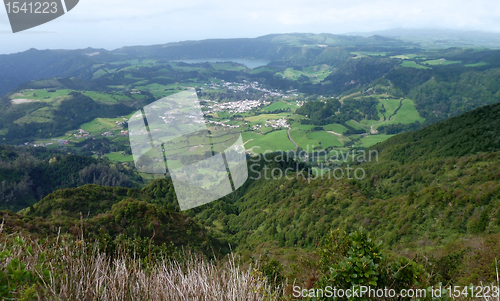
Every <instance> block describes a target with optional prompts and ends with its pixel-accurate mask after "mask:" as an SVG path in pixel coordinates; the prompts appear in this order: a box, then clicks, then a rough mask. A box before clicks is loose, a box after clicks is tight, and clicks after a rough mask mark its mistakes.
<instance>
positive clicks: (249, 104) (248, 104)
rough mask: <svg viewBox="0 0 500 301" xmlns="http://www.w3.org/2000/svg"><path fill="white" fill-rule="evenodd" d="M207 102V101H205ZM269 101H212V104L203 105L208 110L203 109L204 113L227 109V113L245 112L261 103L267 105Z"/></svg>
mask: <svg viewBox="0 0 500 301" xmlns="http://www.w3.org/2000/svg"><path fill="white" fill-rule="evenodd" d="M206 102H207V103H208V102H209V101H206ZM267 104H269V102H266V101H261V100H248V99H245V100H240V101H233V102H224V103H214V104H213V105H206V106H205V107H206V108H208V109H209V110H207V111H205V112H204V114H210V113H214V112H219V111H226V110H228V111H229V113H245V112H248V111H251V110H252V109H254V108H258V107H260V106H262V105H267Z"/></svg>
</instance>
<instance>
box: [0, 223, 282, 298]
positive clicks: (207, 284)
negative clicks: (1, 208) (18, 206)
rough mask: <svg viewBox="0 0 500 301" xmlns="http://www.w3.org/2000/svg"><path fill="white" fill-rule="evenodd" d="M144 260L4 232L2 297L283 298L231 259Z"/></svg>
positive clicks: (186, 254) (1, 239)
mask: <svg viewBox="0 0 500 301" xmlns="http://www.w3.org/2000/svg"><path fill="white" fill-rule="evenodd" d="M146 261H147V260H146ZM146 261H145V260H138V259H137V258H134V256H128V255H124V254H120V252H117V254H116V255H115V256H108V255H107V254H105V253H103V252H100V251H99V250H98V248H97V246H96V245H90V244H86V243H85V242H82V241H76V242H75V241H72V240H65V239H58V241H55V242H53V243H51V244H48V243H42V242H39V241H35V240H32V239H29V238H23V237H19V236H14V235H6V234H5V233H2V230H1V229H0V271H1V272H0V299H1V300H9V299H15V300H175V301H179V300H217V301H221V300H231V301H232V300H245V301H246V300H278V299H279V296H278V295H281V294H282V292H279V293H276V292H274V293H273V290H272V288H271V286H270V285H269V284H268V283H267V281H266V279H265V278H263V277H259V274H258V273H254V272H252V269H251V268H249V269H243V268H241V267H240V266H239V265H238V263H237V260H236V259H235V258H234V257H233V256H229V259H228V260H226V261H225V262H224V263H221V262H214V261H210V260H207V259H205V258H204V257H203V256H201V255H197V254H192V253H189V252H184V253H183V258H182V259H181V260H169V259H164V260H160V261H156V262H153V263H150V264H144V262H146Z"/></svg>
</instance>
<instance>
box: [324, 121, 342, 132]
mask: <svg viewBox="0 0 500 301" xmlns="http://www.w3.org/2000/svg"><path fill="white" fill-rule="evenodd" d="M323 129H325V131H332V132H335V133H339V134H343V133H345V132H346V131H347V128H346V127H345V126H343V125H341V124H335V123H334V124H327V125H325V126H323Z"/></svg>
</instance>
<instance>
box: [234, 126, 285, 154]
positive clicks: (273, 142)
mask: <svg viewBox="0 0 500 301" xmlns="http://www.w3.org/2000/svg"><path fill="white" fill-rule="evenodd" d="M242 135H243V140H244V141H245V142H248V143H246V144H245V149H247V150H250V149H251V152H252V153H263V152H265V151H268V152H269V151H271V152H274V151H289V150H294V149H295V145H293V143H292V142H291V141H290V140H288V136H287V134H286V130H280V131H274V132H271V133H267V134H266V135H261V134H257V133H254V132H244V133H242ZM250 139H252V141H250Z"/></svg>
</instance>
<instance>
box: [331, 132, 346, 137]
mask: <svg viewBox="0 0 500 301" xmlns="http://www.w3.org/2000/svg"><path fill="white" fill-rule="evenodd" d="M327 132H328V133H330V134H334V135H337V136H339V137H342V134H339V133H335V132H334V131H327Z"/></svg>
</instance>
